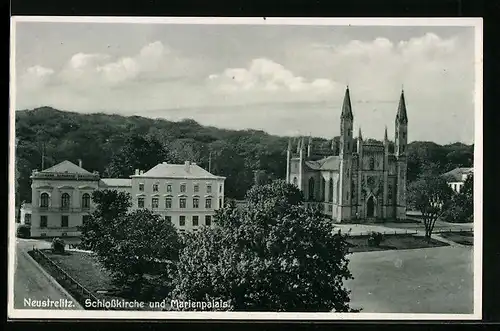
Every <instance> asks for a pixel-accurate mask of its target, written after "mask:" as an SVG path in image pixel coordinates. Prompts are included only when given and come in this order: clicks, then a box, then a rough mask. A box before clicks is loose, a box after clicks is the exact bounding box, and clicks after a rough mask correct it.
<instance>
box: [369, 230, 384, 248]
mask: <svg viewBox="0 0 500 331" xmlns="http://www.w3.org/2000/svg"><path fill="white" fill-rule="evenodd" d="M382 241H384V235H383V234H382V233H380V232H372V233H370V236H369V237H368V246H373V247H379V246H380V244H381V243H382Z"/></svg>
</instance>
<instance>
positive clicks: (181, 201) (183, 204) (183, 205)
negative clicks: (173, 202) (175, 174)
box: [179, 198, 186, 208]
mask: <svg viewBox="0 0 500 331" xmlns="http://www.w3.org/2000/svg"><path fill="white" fill-rule="evenodd" d="M179 208H186V198H180V199H179Z"/></svg>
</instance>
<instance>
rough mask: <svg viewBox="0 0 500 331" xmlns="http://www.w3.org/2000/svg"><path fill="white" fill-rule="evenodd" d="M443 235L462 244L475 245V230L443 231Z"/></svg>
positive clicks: (441, 234)
mask: <svg viewBox="0 0 500 331" xmlns="http://www.w3.org/2000/svg"><path fill="white" fill-rule="evenodd" d="M439 235H440V236H441V237H443V238H445V239H448V240H451V241H454V242H456V243H457V244H460V245H466V246H473V245H474V232H472V231H470V232H469V231H460V232H443V233H440V234H439Z"/></svg>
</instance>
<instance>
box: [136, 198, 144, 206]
mask: <svg viewBox="0 0 500 331" xmlns="http://www.w3.org/2000/svg"><path fill="white" fill-rule="evenodd" d="M137 207H138V208H144V198H143V197H140V198H137Z"/></svg>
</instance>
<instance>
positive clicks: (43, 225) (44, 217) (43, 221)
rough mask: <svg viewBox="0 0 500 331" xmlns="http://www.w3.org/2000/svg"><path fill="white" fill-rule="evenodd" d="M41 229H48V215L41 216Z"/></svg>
mask: <svg viewBox="0 0 500 331" xmlns="http://www.w3.org/2000/svg"><path fill="white" fill-rule="evenodd" d="M40 227H41V228H46V227H47V215H42V216H40Z"/></svg>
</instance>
